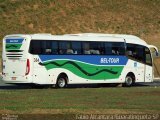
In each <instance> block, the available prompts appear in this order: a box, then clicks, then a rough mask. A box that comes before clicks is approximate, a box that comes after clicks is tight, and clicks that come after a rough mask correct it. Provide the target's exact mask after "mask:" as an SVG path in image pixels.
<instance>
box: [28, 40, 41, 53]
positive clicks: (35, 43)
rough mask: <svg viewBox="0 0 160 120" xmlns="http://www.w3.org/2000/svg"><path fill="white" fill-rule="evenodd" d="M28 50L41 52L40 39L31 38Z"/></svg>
mask: <svg viewBox="0 0 160 120" xmlns="http://www.w3.org/2000/svg"><path fill="white" fill-rule="evenodd" d="M29 52H30V53H31V54H41V53H42V49H41V41H40V40H31V42H30V49H29Z"/></svg>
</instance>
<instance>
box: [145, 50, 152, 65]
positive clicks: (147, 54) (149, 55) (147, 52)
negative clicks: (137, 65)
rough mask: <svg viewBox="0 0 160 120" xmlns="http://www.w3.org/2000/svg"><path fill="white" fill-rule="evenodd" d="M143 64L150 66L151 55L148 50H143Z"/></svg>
mask: <svg viewBox="0 0 160 120" xmlns="http://www.w3.org/2000/svg"><path fill="white" fill-rule="evenodd" d="M145 63H146V64H147V65H151V66H152V58H151V53H150V50H149V49H148V48H145Z"/></svg>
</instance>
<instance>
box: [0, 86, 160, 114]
mask: <svg viewBox="0 0 160 120" xmlns="http://www.w3.org/2000/svg"><path fill="white" fill-rule="evenodd" d="M0 98H1V101H0V113H16V114H21V113H23V114H24V113H25V114H29V113H31V114H44V113H48V114H78V113H83V114H93V113H94V114H107V113H109V114H112V113H113V112H114V114H116V113H160V101H159V99H160V87H157V88H154V87H132V88H75V89H22V90H0Z"/></svg>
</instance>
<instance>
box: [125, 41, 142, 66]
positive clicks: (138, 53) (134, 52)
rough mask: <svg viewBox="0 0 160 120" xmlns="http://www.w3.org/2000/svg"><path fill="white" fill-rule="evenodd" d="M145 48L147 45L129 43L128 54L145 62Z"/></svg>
mask: <svg viewBox="0 0 160 120" xmlns="http://www.w3.org/2000/svg"><path fill="white" fill-rule="evenodd" d="M144 49H145V47H144V46H142V45H136V44H130V43H127V55H128V56H129V57H130V58H133V59H135V60H137V61H140V62H143V63H144V62H145V57H144Z"/></svg>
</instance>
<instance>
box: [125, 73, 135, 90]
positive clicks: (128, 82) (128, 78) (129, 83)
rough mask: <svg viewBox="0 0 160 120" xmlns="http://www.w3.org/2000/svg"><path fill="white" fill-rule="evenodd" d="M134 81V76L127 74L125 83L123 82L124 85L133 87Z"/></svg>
mask: <svg viewBox="0 0 160 120" xmlns="http://www.w3.org/2000/svg"><path fill="white" fill-rule="evenodd" d="M133 83H134V78H133V77H132V76H130V75H127V76H126V78H125V83H124V84H123V86H124V87H131V86H132V85H133Z"/></svg>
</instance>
